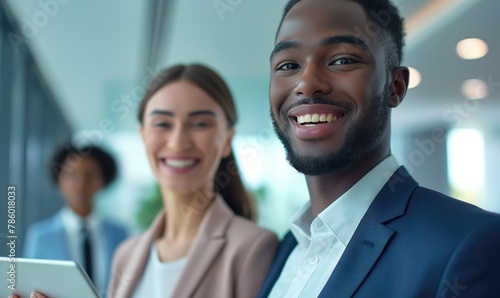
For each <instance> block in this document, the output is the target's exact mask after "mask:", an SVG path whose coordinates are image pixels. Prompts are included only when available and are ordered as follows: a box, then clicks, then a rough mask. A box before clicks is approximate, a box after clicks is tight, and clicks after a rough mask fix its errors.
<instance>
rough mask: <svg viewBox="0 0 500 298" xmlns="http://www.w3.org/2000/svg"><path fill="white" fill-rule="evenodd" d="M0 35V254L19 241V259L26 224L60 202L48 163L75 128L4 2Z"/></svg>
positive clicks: (43, 215)
mask: <svg viewBox="0 0 500 298" xmlns="http://www.w3.org/2000/svg"><path fill="white" fill-rule="evenodd" d="M0 34H1V38H0V74H1V79H0V206H1V207H0V255H1V256H8V255H9V254H10V253H11V247H10V246H8V245H7V243H8V242H9V241H10V240H15V244H16V245H15V254H16V256H17V257H19V256H20V255H21V252H22V245H23V240H24V239H23V238H24V237H23V236H24V233H25V231H26V228H27V227H28V226H29V225H30V224H31V223H33V222H34V221H37V220H39V219H41V218H44V217H47V216H49V215H51V214H52V213H54V211H55V210H57V209H58V208H59V207H60V205H61V203H62V202H61V200H60V198H59V194H58V192H57V190H56V188H55V186H54V185H53V184H52V182H51V181H50V176H49V161H50V158H51V155H52V153H53V151H54V150H55V148H56V147H57V146H58V145H59V144H60V143H62V142H63V141H66V140H68V139H69V138H70V137H71V128H70V126H69V125H68V122H67V121H66V119H65V118H64V116H63V114H62V113H61V111H60V110H59V108H58V106H57V105H56V104H55V100H54V96H53V95H52V94H51V92H50V91H49V90H48V88H47V87H46V84H45V82H44V80H43V79H42V77H41V75H40V72H39V69H38V67H37V64H36V61H35V60H34V58H33V56H32V55H31V51H30V49H29V41H27V40H24V39H23V37H22V34H21V33H20V31H19V28H18V26H17V24H16V23H15V22H14V19H13V18H12V15H11V13H10V11H9V9H8V7H6V6H5V4H4V2H2V3H1V4H0ZM9 217H10V219H11V221H10V222H9V221H8V220H9ZM14 221H15V222H14ZM9 224H11V225H10V226H9ZM12 236H17V237H16V238H14V237H12Z"/></svg>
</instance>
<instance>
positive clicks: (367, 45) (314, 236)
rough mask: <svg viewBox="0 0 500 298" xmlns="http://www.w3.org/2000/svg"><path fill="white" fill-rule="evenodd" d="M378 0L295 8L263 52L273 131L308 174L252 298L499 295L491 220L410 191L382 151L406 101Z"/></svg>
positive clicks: (499, 265)
mask: <svg viewBox="0 0 500 298" xmlns="http://www.w3.org/2000/svg"><path fill="white" fill-rule="evenodd" d="M403 38H404V32H403V20H402V18H401V17H400V15H399V13H398V10H397V8H396V7H395V6H393V5H392V4H391V3H390V2H389V1H387V0H300V1H297V0H293V1H291V2H289V3H288V5H287V7H286V8H285V14H284V17H283V20H282V23H281V24H280V27H279V29H278V33H277V36H276V41H275V47H274V50H273V52H272V53H271V84H270V102H271V114H272V118H273V124H274V128H275V130H276V133H277V134H278V136H279V138H280V139H281V141H282V142H283V144H284V146H285V149H286V151H287V158H288V160H289V161H290V163H291V165H292V166H293V167H294V168H295V169H297V170H298V171H300V172H302V173H304V174H305V176H306V181H307V185H308V188H309V194H310V202H308V203H307V204H306V205H305V206H304V207H303V208H302V209H301V210H299V212H297V214H296V215H294V216H293V217H292V219H291V223H290V230H291V231H290V232H289V233H288V234H287V235H286V236H285V238H284V239H283V241H282V244H281V246H280V249H279V251H278V253H277V255H276V258H275V262H274V264H273V266H272V267H271V269H270V271H269V274H268V276H267V278H266V281H265V283H264V286H263V288H262V291H261V293H260V296H261V297H287V298H290V297H318V296H319V297H335V298H343V297H384V298H387V297H500V253H499V252H500V216H499V215H497V214H493V213H489V212H486V211H484V210H481V209H479V208H477V207H475V206H472V205H469V204H466V203H463V202H460V201H458V200H456V199H454V198H450V197H448V196H445V195H443V194H440V193H437V192H435V191H432V190H429V189H426V188H423V187H420V186H419V185H418V183H417V182H416V181H415V180H414V179H413V178H412V177H411V176H410V174H409V173H408V172H407V171H406V170H405V168H404V167H401V166H400V165H399V164H398V161H397V160H396V158H395V157H394V156H393V155H391V150H390V113H391V109H392V108H395V107H397V106H398V105H399V104H400V103H401V102H402V100H403V98H404V97H405V94H406V90H407V87H408V80H409V72H408V68H406V67H403V66H401V64H400V63H401V58H402V47H403V44H404V40H403Z"/></svg>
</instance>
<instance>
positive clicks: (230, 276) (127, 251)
mask: <svg viewBox="0 0 500 298" xmlns="http://www.w3.org/2000/svg"><path fill="white" fill-rule="evenodd" d="M194 212H196V211H195V210H194ZM164 221H165V214H164V213H163V212H162V214H160V215H159V216H158V217H157V218H156V220H155V221H154V223H153V224H152V226H151V227H150V228H149V229H148V230H147V231H146V232H144V233H143V234H141V235H139V236H136V237H134V238H131V239H129V240H127V241H125V242H124V243H123V244H122V245H121V246H120V247H119V248H118V250H117V252H116V254H115V257H114V260H113V272H112V276H111V282H110V287H109V291H108V297H110V298H125V297H132V295H133V293H134V290H135V288H136V286H137V285H138V283H139V281H140V279H141V277H142V275H143V271H144V269H145V266H146V263H147V260H148V257H149V252H150V249H151V245H152V244H153V243H154V242H155V241H156V240H157V239H158V237H159V235H160V233H161V231H162V229H163V226H164ZM277 246H278V240H277V238H276V236H275V235H274V234H273V233H271V232H269V231H266V230H263V229H261V228H259V227H257V225H256V224H255V223H253V222H251V221H249V220H246V219H244V218H242V217H239V216H235V215H234V213H233V212H232V211H231V209H229V207H228V206H227V205H226V204H225V202H224V200H223V199H222V198H221V197H220V196H218V197H217V198H216V199H215V200H214V202H213V203H212V205H211V206H210V207H209V210H207V213H206V214H205V216H204V218H203V220H202V223H201V226H200V230H199V231H198V235H197V236H196V239H195V240H194V242H193V245H192V247H191V248H190V250H189V252H188V254H187V257H188V261H187V263H186V267H185V268H184V271H183V272H182V275H181V277H180V279H179V281H178V283H177V286H176V287H175V289H174V292H173V295H172V297H174V298H183V297H199V298H225V297H226V298H254V297H256V296H257V293H258V292H259V290H260V287H261V284H262V282H263V280H264V277H265V276H266V273H267V270H268V269H269V267H270V264H271V262H272V259H273V257H274V253H275V250H276V248H277ZM167 278H168V276H165V279H167Z"/></svg>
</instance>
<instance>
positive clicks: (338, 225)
mask: <svg viewBox="0 0 500 298" xmlns="http://www.w3.org/2000/svg"><path fill="white" fill-rule="evenodd" d="M398 168H399V164H398V161H397V160H396V158H395V157H394V156H393V155H391V156H389V157H387V158H386V159H384V160H383V161H382V162H381V163H379V164H378V165H377V166H376V167H375V168H373V169H372V170H371V171H370V172H368V173H367V174H366V175H365V176H364V177H363V178H361V180H359V181H358V182H357V183H356V184H355V185H354V186H353V187H351V188H350V189H349V190H348V191H347V192H345V193H344V194H343V195H342V196H341V197H339V198H338V199H337V200H336V201H334V202H333V203H332V204H331V205H330V206H328V207H327V208H326V209H325V210H323V211H322V212H321V213H320V214H318V216H317V217H316V218H313V215H312V211H311V203H310V202H307V203H306V204H305V206H304V207H302V208H301V209H300V210H299V211H298V212H297V213H296V214H295V215H294V216H293V217H292V218H291V220H290V230H291V231H292V233H293V235H294V236H295V238H296V239H297V242H298V244H297V246H296V247H295V248H294V250H293V251H292V253H291V254H290V256H289V257H288V260H287V261H286V264H285V266H284V267H283V270H282V271H281V275H280V276H279V278H278V280H277V281H276V283H275V285H274V287H273V289H272V290H271V293H270V295H269V297H273V298H274V297H286V298H293V297H318V296H319V294H320V293H321V291H322V289H323V287H324V286H325V284H326V283H327V281H328V279H329V278H330V276H331V274H332V273H333V270H334V269H335V267H336V266H337V263H338V262H339V260H340V258H341V257H342V254H343V253H344V251H345V248H346V247H347V245H348V244H349V241H350V240H351V237H352V235H353V234H354V232H355V230H356V228H357V227H358V225H359V223H360V221H361V219H362V218H363V216H364V215H365V213H366V211H367V210H368V207H370V204H371V203H372V201H373V199H374V198H375V196H376V195H377V194H378V193H379V192H380V190H381V189H382V187H383V186H384V184H385V183H386V182H387V180H388V179H389V177H390V176H391V175H392V174H393V173H394V172H395V171H396V170H397V169H398Z"/></svg>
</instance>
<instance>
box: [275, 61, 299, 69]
mask: <svg viewBox="0 0 500 298" xmlns="http://www.w3.org/2000/svg"><path fill="white" fill-rule="evenodd" d="M298 68H299V65H298V64H296V63H291V62H287V63H283V64H280V65H278V67H277V68H276V70H292V69H298Z"/></svg>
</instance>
